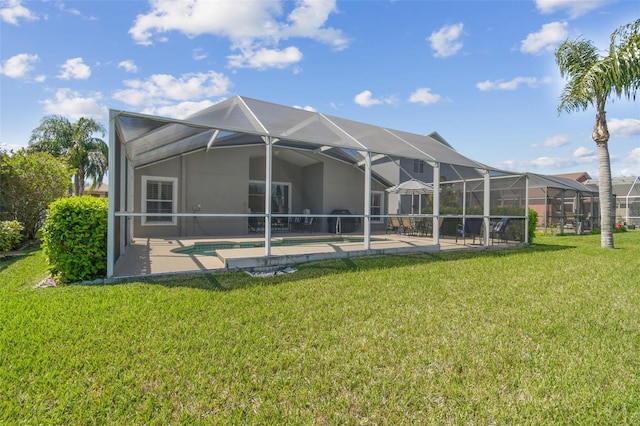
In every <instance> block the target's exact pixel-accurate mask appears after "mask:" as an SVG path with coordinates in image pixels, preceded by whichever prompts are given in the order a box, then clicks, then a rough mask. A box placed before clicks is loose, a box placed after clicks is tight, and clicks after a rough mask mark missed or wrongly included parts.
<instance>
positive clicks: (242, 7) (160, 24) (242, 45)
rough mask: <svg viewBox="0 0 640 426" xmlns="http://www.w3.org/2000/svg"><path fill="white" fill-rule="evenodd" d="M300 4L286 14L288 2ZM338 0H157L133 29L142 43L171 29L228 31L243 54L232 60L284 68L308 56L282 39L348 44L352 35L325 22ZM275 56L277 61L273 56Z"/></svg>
mask: <svg viewBox="0 0 640 426" xmlns="http://www.w3.org/2000/svg"><path fill="white" fill-rule="evenodd" d="M291 4H294V5H295V7H294V8H293V9H292V10H291V12H290V13H289V14H288V15H287V16H286V20H283V19H282V18H281V16H282V15H283V9H284V7H288V6H290V5H291ZM336 10H337V9H336V2H335V0H320V1H318V0H298V1H297V2H295V3H291V2H284V1H276V0H268V1H266V0H265V1H255V2H254V1H251V2H249V1H237V2H231V1H227V0H215V1H212V0H191V1H183V2H175V1H170V0H157V1H154V2H152V3H151V10H150V11H149V12H148V13H146V14H140V15H138V16H137V18H136V21H135V23H134V24H133V26H132V27H131V28H130V29H129V34H130V35H131V36H132V38H133V39H134V40H135V41H136V42H137V43H139V44H143V45H150V44H152V43H153V42H154V40H157V39H158V38H159V37H165V38H166V36H165V35H164V34H166V33H168V32H171V31H178V32H181V33H183V34H185V35H186V36H188V37H196V36H199V35H202V34H211V35H215V36H220V37H226V38H228V39H229V40H230V42H231V47H232V49H233V50H239V51H240V53H239V54H237V55H231V56H229V60H230V65H231V66H241V67H251V66H255V67H261V68H262V69H264V68H269V67H271V64H273V67H275V68H283V67H286V66H288V65H290V64H292V63H295V61H299V60H301V59H302V54H301V53H300V50H299V49H298V48H297V47H293V46H291V47H288V48H286V49H280V48H278V44H279V42H280V41H281V40H285V39H288V38H293V37H299V38H309V39H312V40H316V41H319V42H322V43H325V44H328V45H330V46H332V47H333V48H334V49H336V50H342V49H344V48H346V47H347V46H348V44H349V40H348V39H347V38H346V37H345V36H344V35H343V33H342V31H341V30H339V29H335V28H330V27H325V23H326V21H327V20H328V18H329V15H330V14H331V13H333V12H335V11H336ZM270 60H272V61H273V62H270Z"/></svg>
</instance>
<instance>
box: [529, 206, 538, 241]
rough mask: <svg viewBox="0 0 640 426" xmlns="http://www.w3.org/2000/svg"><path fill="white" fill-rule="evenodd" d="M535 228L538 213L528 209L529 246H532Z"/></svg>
mask: <svg viewBox="0 0 640 426" xmlns="http://www.w3.org/2000/svg"><path fill="white" fill-rule="evenodd" d="M536 226H538V212H537V211H535V210H534V209H529V244H533V240H534V239H535V238H536Z"/></svg>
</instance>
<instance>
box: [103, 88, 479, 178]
mask: <svg viewBox="0 0 640 426" xmlns="http://www.w3.org/2000/svg"><path fill="white" fill-rule="evenodd" d="M114 114H115V127H116V132H117V134H118V138H119V140H120V142H121V143H122V144H123V145H124V147H125V152H126V155H127V158H128V159H129V161H130V162H131V164H132V165H133V166H134V167H141V166H145V165H148V164H152V163H156V162H159V161H163V160H166V159H169V158H173V157H175V156H179V155H182V154H186V153H190V152H195V151H198V150H205V149H211V148H219V147H228V146H236V147H239V146H249V145H258V144H264V143H265V138H266V137H269V138H272V140H273V141H274V144H275V145H280V146H283V147H289V148H294V149H307V150H315V151H320V152H322V153H323V154H325V155H330V156H334V157H336V158H340V159H341V160H343V161H351V162H353V163H357V162H359V161H361V160H362V158H363V157H362V155H361V153H362V152H369V153H372V154H382V155H387V156H390V157H396V158H410V159H417V160H423V161H426V162H428V163H430V164H435V163H442V164H449V165H452V166H461V167H467V168H474V169H489V167H487V166H485V165H483V164H481V163H478V162H476V161H474V160H471V159H469V158H467V157H465V156H464V155H462V154H460V153H459V152H457V151H456V150H454V149H453V148H451V147H450V146H448V145H447V144H444V143H442V141H440V140H436V139H434V138H432V137H430V136H425V135H418V134H413V133H408V132H403V131H398V130H392V129H387V128H383V127H379V126H375V125H370V124H365V123H360V122H356V121H352V120H347V119H344V118H339V117H333V116H328V115H323V114H321V113H317V112H312V111H306V110H302V109H298V108H292V107H287V106H283V105H277V104H273V103H269V102H264V101H259V100H255V99H250V98H245V97H240V96H235V97H233V98H230V99H227V100H224V101H222V102H219V103H217V104H215V105H212V106H210V107H208V108H205V109H203V110H202V111H199V112H197V113H195V114H193V115H191V116H189V117H187V118H186V119H184V120H177V119H169V118H163V117H156V116H151V115H144V114H136V113H131V112H126V111H115V112H114Z"/></svg>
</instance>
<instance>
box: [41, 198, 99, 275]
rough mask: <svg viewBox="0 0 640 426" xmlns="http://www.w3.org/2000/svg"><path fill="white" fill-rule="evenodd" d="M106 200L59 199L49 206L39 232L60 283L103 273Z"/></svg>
mask: <svg viewBox="0 0 640 426" xmlns="http://www.w3.org/2000/svg"><path fill="white" fill-rule="evenodd" d="M107 206H108V204H107V200H106V199H105V198H95V197H90V196H84V197H71V198H62V199H60V200H57V201H54V202H53V203H51V206H50V207H49V212H48V215H47V219H46V221H45V224H44V228H43V231H42V240H43V249H44V253H45V256H47V259H48V262H49V270H50V272H51V274H52V275H53V276H54V277H56V278H58V279H59V280H60V281H61V282H63V283H68V282H74V281H84V280H89V279H94V278H96V277H99V276H102V275H104V274H105V272H106V268H107Z"/></svg>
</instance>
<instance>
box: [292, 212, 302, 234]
mask: <svg viewBox="0 0 640 426" xmlns="http://www.w3.org/2000/svg"><path fill="white" fill-rule="evenodd" d="M302 220H303V219H302V217H300V216H296V217H292V218H291V220H290V221H289V227H290V228H291V230H292V231H299V230H300V229H301V228H302Z"/></svg>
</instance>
